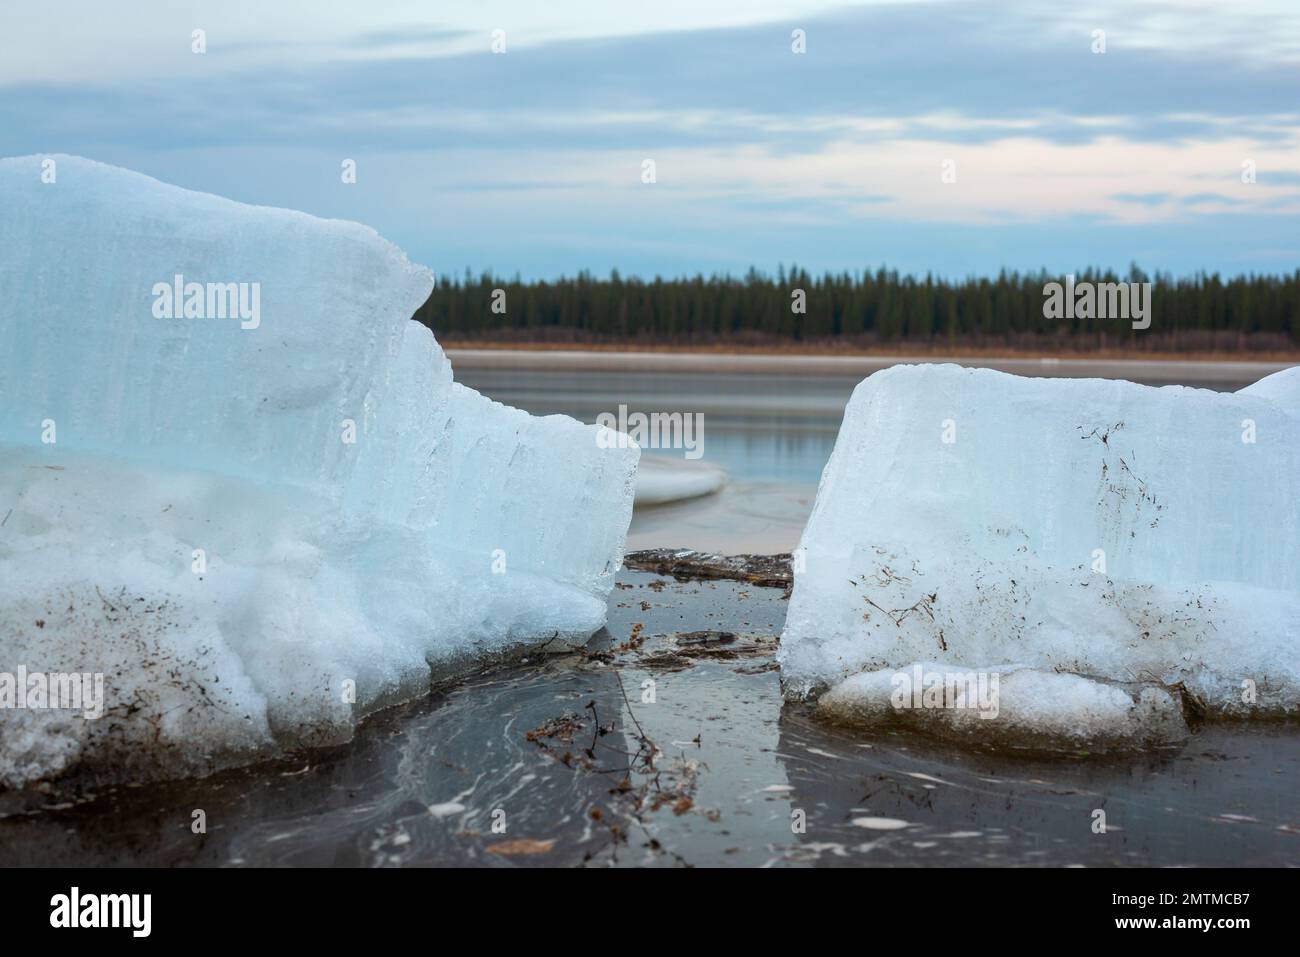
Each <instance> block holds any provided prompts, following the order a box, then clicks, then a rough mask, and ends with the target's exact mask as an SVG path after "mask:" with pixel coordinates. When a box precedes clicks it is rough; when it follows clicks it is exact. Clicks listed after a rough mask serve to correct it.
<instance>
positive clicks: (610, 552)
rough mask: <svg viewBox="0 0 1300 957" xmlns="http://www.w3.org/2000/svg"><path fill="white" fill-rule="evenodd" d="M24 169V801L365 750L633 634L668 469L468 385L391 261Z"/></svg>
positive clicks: (63, 170) (16, 556) (11, 439)
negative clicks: (499, 660) (496, 672)
mask: <svg viewBox="0 0 1300 957" xmlns="http://www.w3.org/2000/svg"><path fill="white" fill-rule="evenodd" d="M54 160H55V161H56V162H57V164H58V167H57V168H58V177H57V182H56V183H53V184H51V183H44V182H42V177H41V158H38V157H26V158H19V159H10V160H3V161H0V210H3V215H2V216H0V249H2V250H3V252H2V253H0V519H2V520H3V521H2V522H0V672H8V673H12V672H13V671H14V669H15V668H16V667H18V666H19V665H21V666H23V667H25V668H26V669H28V670H30V671H33V672H36V671H39V672H42V673H48V674H51V675H53V674H58V673H64V672H78V673H83V672H93V673H97V674H103V675H104V676H105V689H104V695H105V702H104V716H103V717H101V718H99V719H98V720H93V721H92V720H86V719H85V718H83V717H82V716H81V715H80V714H76V713H74V712H71V711H69V710H60V709H56V708H43V709H27V708H24V709H18V708H5V709H0V785H8V786H18V785H22V784H24V783H26V782H30V781H32V780H35V779H40V778H48V777H52V776H57V775H60V774H64V773H66V772H70V771H73V770H76V771H80V772H84V773H86V774H87V775H89V776H91V777H92V778H98V779H101V780H106V779H113V780H117V779H124V778H138V777H150V776H166V775H180V774H194V773H206V772H210V771H212V770H214V769H217V768H220V767H224V766H230V765H233V764H239V763H244V762H247V761H250V760H255V759H257V758H260V757H263V756H266V755H268V754H273V753H276V752H279V751H282V750H283V749H285V748H287V747H293V746H300V745H314V744H329V743H337V742H340V741H344V740H347V739H348V738H349V737H350V736H351V734H352V732H353V729H354V727H355V725H356V724H357V722H358V721H359V720H360V719H361V718H362V717H363V716H364V715H365V714H367V713H368V712H370V711H373V710H375V709H376V708H379V707H382V706H385V705H387V704H391V703H394V702H398V701H401V700H404V699H408V698H411V697H413V696H416V695H418V694H420V693H422V692H423V691H424V690H425V689H427V688H428V686H429V683H430V678H431V671H432V672H433V673H435V674H437V673H441V672H443V671H445V670H446V669H449V668H453V667H459V666H461V665H463V664H464V663H465V662H467V661H469V660H478V659H481V658H482V657H483V656H486V655H492V654H497V653H501V652H504V651H507V650H508V649H510V648H512V647H514V646H518V645H519V644H521V643H526V642H534V641H540V640H545V639H548V638H551V637H552V636H556V635H558V636H560V637H567V638H575V639H582V638H585V637H586V636H587V635H589V634H590V633H592V632H593V631H595V630H596V629H598V628H599V627H600V626H601V625H602V624H603V622H604V617H605V598H606V596H607V594H608V592H609V590H610V588H611V587H612V584H613V578H614V573H615V571H616V570H617V568H618V566H619V563H620V560H621V556H622V550H623V543H624V538H625V535H626V530H627V525H628V521H629V519H630V516H631V510H632V499H633V491H634V483H635V470H636V460H637V456H638V454H639V453H638V450H637V449H636V448H635V447H620V444H619V443H615V442H610V441H607V440H606V439H605V437H604V435H603V433H602V432H601V430H600V429H599V427H595V426H584V425H582V424H580V423H578V422H576V421H574V420H572V419H568V418H565V417H562V416H547V417H544V418H537V417H534V416H530V415H528V414H526V413H524V412H521V411H518V410H516V409H511V408H508V407H506V406H502V405H500V404H498V403H495V402H492V401H490V400H489V399H487V398H485V397H483V396H481V395H479V394H478V393H476V392H473V391H471V390H469V389H466V388H463V387H462V386H460V385H458V384H456V383H454V382H453V381H452V374H451V368H450V365H449V363H448V361H447V359H446V358H445V356H444V355H443V353H442V350H441V349H440V348H439V346H438V344H437V342H435V341H434V338H433V336H432V334H430V332H429V331H428V330H427V329H426V328H424V327H423V326H420V325H418V324H417V323H415V322H413V321H411V319H410V316H411V315H412V313H413V312H414V311H415V309H416V308H417V307H418V306H419V305H420V304H421V303H422V302H423V301H424V299H425V298H426V297H427V295H428V293H429V291H430V289H431V286H432V277H431V275H430V273H429V272H428V270H426V269H424V268H422V267H418V266H414V265H412V264H411V263H410V262H408V261H407V259H406V257H405V256H404V255H403V254H402V253H401V251H400V250H398V249H397V248H396V247H394V246H393V245H391V244H390V243H388V242H386V241H384V240H383V239H381V238H380V237H379V236H378V235H377V234H376V233H375V232H374V231H373V230H370V229H368V228H366V227H364V226H360V225H357V224H355V223H348V222H340V221H326V220H320V219H316V218H314V217H311V216H308V215H305V214H303V213H298V212H292V211H288V210H282V209H269V208H261V207H252V206H246V205H243V204H240V203H235V202H231V201H228V200H225V199H221V198H218V197H216V196H210V195H205V194H200V193H194V192H189V191H186V190H183V189H179V188H176V187H172V186H168V185H164V184H162V183H159V182H157V181H155V180H152V179H149V178H147V177H145V176H141V175H138V174H136V173H132V172H128V171H126V170H122V169H116V168H113V167H110V166H105V165H102V164H99V163H94V162H90V161H87V160H83V159H78V158H75V157H62V156H61V157H54Z"/></svg>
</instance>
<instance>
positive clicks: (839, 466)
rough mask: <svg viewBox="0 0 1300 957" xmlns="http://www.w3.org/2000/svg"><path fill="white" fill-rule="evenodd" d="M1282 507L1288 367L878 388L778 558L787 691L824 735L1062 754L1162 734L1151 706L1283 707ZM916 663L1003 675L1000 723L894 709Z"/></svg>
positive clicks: (1297, 544) (1288, 482)
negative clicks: (1034, 747)
mask: <svg viewBox="0 0 1300 957" xmlns="http://www.w3.org/2000/svg"><path fill="white" fill-rule="evenodd" d="M1297 491H1300V368H1298V369H1290V370H1287V371H1285V372H1281V373H1278V374H1276V375H1273V376H1270V377H1268V378H1267V379H1264V380H1262V381H1261V382H1259V383H1257V384H1255V385H1253V386H1251V387H1249V388H1247V389H1244V390H1242V391H1241V392H1239V393H1235V394H1220V393H1215V392H1209V391H1205V390H1200V389H1190V388H1184V387H1181V386H1170V387H1165V388H1149V387H1146V386H1141V385H1136V384H1134V383H1131V382H1122V381H1102V380H1093V379H1085V380H1062V379H1028V378H1020V377H1016V376H1011V375H1006V374H1003V373H999V372H993V371H990V370H985V369H965V368H959V367H957V366H953V365H933V366H900V367H895V368H892V369H888V370H885V371H882V372H878V373H876V374H875V375H873V376H871V377H869V378H868V379H866V380H865V381H863V382H862V383H861V384H860V385H859V386H858V387H857V389H856V390H855V391H854V394H853V397H852V399H851V400H850V402H849V405H848V409H847V410H846V413H845V417H844V422H843V424H842V425H841V427H840V433H839V437H838V439H837V441H836V444H835V449H834V452H833V454H832V455H831V458H830V461H829V463H828V464H827V466H826V469H825V472H824V473H823V475H822V480H821V485H820V486H819V488H818V492H817V501H816V505H815V507H814V509H813V513H812V516H811V518H810V519H809V522H808V525H807V528H806V529H805V531H804V535H803V540H802V543H801V546H800V551H799V552H797V553H796V561H795V569H796V573H795V586H794V590H793V594H792V596H791V600H790V609H789V614H788V618H787V621H786V626H785V631H784V634H783V636H782V640H781V649H780V653H779V660H780V664H781V671H782V680H783V684H784V687H785V690H786V694H787V695H788V696H790V697H795V698H800V697H806V696H810V695H815V694H818V693H820V692H822V691H824V690H826V689H828V688H829V689H833V690H831V691H830V693H829V694H828V695H826V696H824V698H823V699H822V703H821V705H820V707H821V708H822V710H823V712H824V713H827V714H829V715H830V716H832V717H836V718H838V719H840V720H852V721H867V720H874V719H876V718H880V717H889V718H891V719H898V720H902V721H904V722H905V723H911V724H914V725H919V726H924V727H928V728H930V729H931V730H935V731H938V732H940V733H948V732H958V731H961V732H966V733H972V734H976V735H977V736H980V737H983V738H996V737H999V736H1002V735H1005V736H1007V737H1009V738H1021V737H1024V736H1025V735H1026V734H1028V735H1029V736H1031V737H1032V736H1034V734H1037V735H1038V736H1040V737H1043V736H1045V737H1054V738H1057V739H1065V740H1067V741H1069V742H1072V743H1077V742H1081V741H1088V740H1094V739H1096V740H1102V741H1113V742H1118V743H1124V742H1129V743H1134V742H1139V741H1148V740H1152V739H1168V738H1171V737H1174V738H1176V737H1178V735H1179V734H1180V733H1181V730H1180V729H1181V718H1179V719H1178V720H1174V718H1175V717H1177V716H1171V714H1170V710H1169V706H1168V704H1167V701H1168V700H1172V699H1169V698H1168V696H1169V695H1173V696H1174V697H1175V698H1177V699H1178V701H1179V703H1180V705H1185V706H1186V707H1187V708H1190V709H1191V710H1192V711H1194V712H1198V713H1202V712H1203V713H1205V714H1207V715H1209V716H1233V717H1252V716H1270V715H1281V714H1286V713H1293V712H1295V711H1296V710H1297V708H1298V707H1300V634H1298V632H1300V495H1297ZM917 663H924V668H925V669H927V670H928V671H935V672H938V674H937V676H936V679H935V680H936V681H938V680H939V679H941V678H942V672H945V671H948V672H952V671H960V670H963V669H975V670H983V671H1003V672H1011V673H1010V674H1003V675H1002V677H1001V682H1000V685H1001V686H1000V692H1001V700H1002V706H1001V716H1000V717H998V718H994V719H987V720H985V719H981V718H979V716H978V714H976V715H975V716H973V717H972V716H968V715H953V714H945V713H943V710H945V709H938V710H936V709H934V708H930V709H927V708H919V709H918V708H912V709H907V708H898V707H894V706H892V705H890V696H891V694H893V693H894V691H895V686H896V679H897V676H898V674H899V672H900V671H904V672H905V671H910V670H911V669H912V668H913V667H914V666H915V665H916V664H917ZM928 680H930V679H928V678H927V681H928ZM940 683H941V682H940ZM1087 685H1092V686H1093V687H1087ZM946 710H952V709H946Z"/></svg>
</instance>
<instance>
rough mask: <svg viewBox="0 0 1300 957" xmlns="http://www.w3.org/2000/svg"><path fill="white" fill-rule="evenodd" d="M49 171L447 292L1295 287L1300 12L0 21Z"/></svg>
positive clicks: (511, 5) (14, 107)
mask: <svg viewBox="0 0 1300 957" xmlns="http://www.w3.org/2000/svg"><path fill="white" fill-rule="evenodd" d="M196 29H202V30H204V31H205V32H206V43H207V52H206V53H204V54H195V53H193V52H192V50H191V47H192V42H193V41H192V34H193V31H194V30H196ZM796 29H799V30H803V31H804V32H805V35H806V49H807V52H806V53H804V54H796V53H794V52H793V51H792V49H791V44H792V40H791V32H792V31H793V30H796ZM495 30H502V31H504V35H505V52H504V53H501V54H497V53H493V52H492V44H493V31H495ZM1095 30H1104V31H1105V44H1106V52H1105V53H1104V54H1096V53H1094V52H1093V51H1092V47H1093V45H1094V38H1093V31H1095ZM49 152H64V153H76V154H80V155H84V156H89V157H91V158H94V159H99V160H103V161H105V162H110V163H116V164H120V165H123V166H128V167H131V168H133V169H137V170H140V171H142V172H145V173H148V174H150V175H153V176H157V177H159V178H160V179H164V180H167V181H170V182H174V183H177V184H180V185H182V186H187V187H191V188H195V189H202V190H208V191H211V192H216V193H220V194H222V195H225V196H229V197H232V198H234V199H239V200H244V201H247V202H256V203H265V204H269V205H276V206H289V207H294V208H298V209H304V210H307V211H308V212H312V213H316V214H318V215H322V216H337V217H344V218H348V219H356V220H360V221H361V222H364V223H367V224H369V225H371V226H374V227H375V228H376V229H378V230H379V231H380V232H381V233H382V234H384V235H385V236H387V237H388V238H390V239H392V240H394V241H395V242H397V243H399V244H400V245H401V246H403V247H404V248H405V249H406V250H407V252H408V254H409V255H410V256H411V258H412V259H415V260H417V261H419V262H423V263H425V264H427V265H429V266H431V267H433V268H434V269H436V270H438V271H440V272H449V271H451V272H461V271H463V270H464V269H465V268H466V267H469V268H472V269H474V270H475V271H478V270H483V269H490V270H494V271H496V272H499V273H504V274H508V275H513V274H514V273H516V272H518V273H520V274H522V275H524V276H525V277H550V276H555V275H559V274H562V273H569V274H571V273H573V272H575V271H577V270H579V269H591V270H594V271H596V272H601V273H603V272H606V271H608V270H609V269H611V268H618V269H619V270H620V271H622V272H623V273H624V274H640V275H645V276H652V275H654V274H663V275H677V274H681V273H694V272H697V271H703V272H706V273H709V272H714V271H729V272H735V273H738V272H743V271H744V270H746V269H747V268H749V267H750V266H751V265H753V266H757V267H759V268H760V269H766V270H774V269H775V268H776V266H777V265H778V264H782V263H784V264H786V265H789V264H790V263H794V262H797V263H798V264H800V265H802V266H805V267H807V268H809V269H811V270H814V271H821V270H825V269H831V270H837V271H838V270H843V269H850V270H860V269H862V268H875V267H877V266H879V265H882V264H883V265H888V266H892V267H896V268H899V269H902V270H904V271H909V272H916V273H925V272H927V271H932V272H935V273H938V274H942V275H950V276H962V275H966V274H969V273H987V274H992V273H996V272H997V271H998V270H999V269H1001V268H1003V267H1007V268H1013V269H1021V270H1023V269H1034V270H1037V269H1039V268H1042V267H1045V268H1047V269H1049V270H1051V271H1053V272H1064V271H1067V270H1074V269H1078V268H1081V267H1083V266H1086V265H1100V266H1114V267H1117V268H1125V267H1127V265H1128V263H1129V262H1130V261H1133V260H1136V261H1137V262H1139V263H1140V264H1142V265H1143V266H1144V267H1146V268H1148V269H1160V270H1170V271H1173V272H1175V273H1189V272H1193V271H1196V270H1200V269H1208V270H1211V271H1215V270H1217V271H1222V272H1227V273H1239V272H1250V271H1256V272H1260V271H1263V272H1281V271H1286V272H1291V271H1294V270H1295V269H1297V268H1300V2H1297V0H1279V2H1253V3H1252V2H1234V3H1221V2H1216V3H1210V2H1199V0H1180V2H1177V3H1145V2H1144V3H1137V2H1113V3H1104V4H1092V5H1086V4H1085V5H1079V4H1073V3H1056V2H1047V0H1040V2H1035V3H1030V2H1021V0H998V2H984V0H978V2H976V0H936V2H927V0H915V2H895V3H867V4H830V3H816V2H800V0H691V2H686V0H653V2H649V3H636V2H630V0H549V2H540V0H527V2H523V0H506V2H490V0H463V2H458V3H445V2H437V3H431V2H422V3H417V2H379V0H371V2H365V3H361V2H356V0H348V2H320V0H316V2H310V3H309V2H284V0H277V2H269V0H259V2H230V0H222V2H219V3H218V2H184V0H167V2H139V0H137V2H131V3H106V2H104V0H77V2H66V0H41V2H39V3H18V2H14V0H5V2H3V3H0V155H19V154H28V153H49ZM345 159H354V160H355V161H356V163H357V182H356V183H355V184H345V183H343V182H342V179H341V176H340V171H341V164H342V163H343V161H344V160H345ZM647 159H652V160H654V163H655V173H656V177H657V182H655V183H653V184H647V183H643V182H642V171H643V162H644V161H645V160H647ZM1247 160H1251V161H1253V162H1254V164H1255V167H1256V170H1257V172H1256V182H1255V183H1243V182H1242V164H1243V162H1244V161H1247ZM946 161H951V163H952V166H951V167H950V168H951V169H954V170H955V173H956V181H955V182H948V183H945V182H944V181H943V176H942V174H943V171H944V164H945V162H946ZM0 215H3V211H2V210H0Z"/></svg>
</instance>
